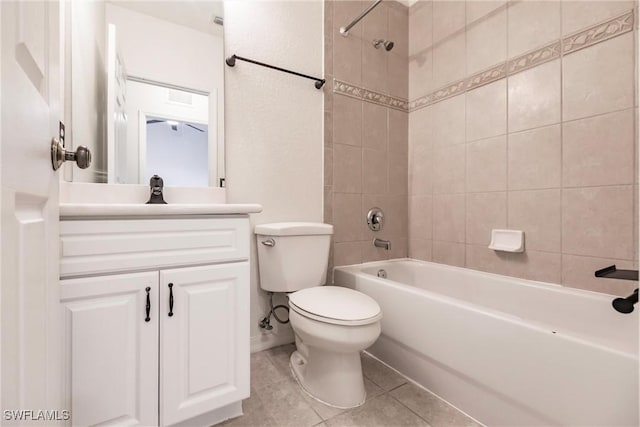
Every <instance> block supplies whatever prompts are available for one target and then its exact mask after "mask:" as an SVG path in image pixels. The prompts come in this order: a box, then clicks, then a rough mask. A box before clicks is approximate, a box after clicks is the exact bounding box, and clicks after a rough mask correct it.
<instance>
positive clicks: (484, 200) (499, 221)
mask: <svg viewBox="0 0 640 427" xmlns="http://www.w3.org/2000/svg"><path fill="white" fill-rule="evenodd" d="M466 211H467V237H466V243H471V244H479V245H488V244H489V243H490V242H491V230H492V229H494V228H506V226H507V193H506V192H493V193H474V194H467V205H466Z"/></svg>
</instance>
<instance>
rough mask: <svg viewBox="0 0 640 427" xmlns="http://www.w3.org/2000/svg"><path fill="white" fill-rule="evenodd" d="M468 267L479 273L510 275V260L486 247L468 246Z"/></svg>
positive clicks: (501, 253)
mask: <svg viewBox="0 0 640 427" xmlns="http://www.w3.org/2000/svg"><path fill="white" fill-rule="evenodd" d="M466 266H467V268H471V269H474V270H478V271H485V272H487V273H494V274H505V275H506V274H508V266H509V259H508V258H507V257H506V256H505V254H504V253H503V252H496V251H494V250H492V249H489V248H488V247H487V246H486V245H466Z"/></svg>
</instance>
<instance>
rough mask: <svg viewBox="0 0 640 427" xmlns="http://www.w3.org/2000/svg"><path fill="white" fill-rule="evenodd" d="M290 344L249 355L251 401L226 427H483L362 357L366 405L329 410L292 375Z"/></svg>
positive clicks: (224, 424)
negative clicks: (299, 384) (302, 388)
mask: <svg viewBox="0 0 640 427" xmlns="http://www.w3.org/2000/svg"><path fill="white" fill-rule="evenodd" d="M294 350H295V347H294V346H293V345H292V344H288V345H284V346H280V347H275V348H272V349H269V350H265V351H262V352H259V353H254V354H252V355H251V397H249V398H248V399H246V400H245V401H244V402H243V403H242V406H243V409H244V415H243V416H241V417H238V418H235V419H232V420H228V421H226V422H224V423H222V424H220V425H222V426H225V427H232V426H233V427H237V426H246V427H258V426H260V427H263V426H264V427H289V426H291V427H313V426H318V427H341V426H345V427H346V426H363V427H373V426H381V427H395V426H432V427H453V426H455V427H458V426H469V427H476V426H479V424H478V423H476V422H475V421H473V420H472V419H470V418H469V417H467V416H466V415H464V414H463V413H461V412H459V411H458V410H456V409H455V408H453V407H452V406H450V405H448V404H447V403H445V402H443V401H442V400H440V399H438V398H437V397H435V396H434V395H432V394H431V393H429V392H427V391H425V390H423V389H421V388H419V387H417V386H415V385H413V384H412V383H410V382H407V380H406V379H405V378H404V377H402V376H400V375H398V374H397V373H396V372H394V371H393V370H391V369H389V368H388V367H386V366H385V365H383V364H382V363H380V362H378V361H377V360H375V359H373V358H371V357H369V356H367V355H366V354H363V355H362V368H363V371H364V376H365V380H364V384H365V388H366V390H367V401H366V402H365V403H364V405H362V406H360V407H358V408H354V409H349V410H344V409H336V408H332V407H329V406H326V405H324V404H322V403H320V402H318V401H316V400H314V399H312V398H310V397H309V396H307V395H306V394H305V393H304V392H303V391H302V390H301V389H300V387H299V386H298V384H297V383H296V380H295V379H294V378H293V376H292V375H291V372H290V370H289V355H290V354H291V353H292V352H293V351H294Z"/></svg>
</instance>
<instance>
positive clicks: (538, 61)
mask: <svg viewBox="0 0 640 427" xmlns="http://www.w3.org/2000/svg"><path fill="white" fill-rule="evenodd" d="M634 23H635V16H634V11H633V9H631V10H629V11H627V12H625V13H623V14H621V15H619V16H616V17H615V18H612V19H609V20H608V21H604V22H601V23H599V24H596V25H592V26H591V27H588V28H586V29H584V30H580V31H578V32H575V33H573V34H571V35H569V36H565V37H563V38H562V39H558V40H554V41H553V42H551V43H549V44H547V45H545V46H542V47H540V48H538V49H535V50H532V51H530V52H527V53H525V54H522V55H519V56H516V57H514V58H511V59H509V60H507V61H505V62H502V63H500V64H497V65H495V66H493V67H491V68H488V69H486V70H484V71H481V72H479V73H476V74H474V75H472V76H470V77H466V78H464V79H460V80H458V81H455V82H453V83H449V84H447V85H446V86H444V87H441V88H440V89H437V90H435V91H433V92H431V93H428V94H426V95H423V96H421V97H419V98H416V99H414V100H413V101H408V100H405V99H402V98H398V97H393V96H389V95H385V94H382V93H378V92H374V91H371V90H369V89H365V88H361V87H358V86H356V85H352V84H350V83H346V82H343V81H340V80H337V79H334V81H333V91H334V92H335V93H339V94H341V95H346V96H350V97H353V98H357V99H362V100H364V101H368V102H372V103H374V104H378V105H383V106H385V107H390V108H394V109H396V110H400V111H415V110H419V109H420V108H424V107H427V106H429V105H432V104H435V103H436V102H440V101H443V100H445V99H447V98H451V97H453V96H456V95H459V94H461V93H464V92H467V91H470V90H473V89H476V88H479V87H480V86H484V85H486V84H489V83H493V82H495V81H498V80H500V79H503V78H505V77H507V76H511V75H513V74H517V73H520V72H522V71H525V70H529V69H531V68H534V67H537V66H538V65H542V64H544V63H546V62H549V61H552V60H554V59H558V58H560V57H561V56H564V55H568V54H570V53H573V52H577V51H579V50H581V49H584V48H586V47H589V46H593V45H594V44H597V43H600V42H603V41H606V40H609V39H612V38H614V37H618V36H621V35H623V34H625V33H628V32H629V31H632V30H633V28H634Z"/></svg>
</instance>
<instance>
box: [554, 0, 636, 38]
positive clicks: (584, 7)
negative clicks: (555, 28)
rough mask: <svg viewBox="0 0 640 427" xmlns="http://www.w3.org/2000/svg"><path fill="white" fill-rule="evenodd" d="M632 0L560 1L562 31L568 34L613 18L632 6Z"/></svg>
mask: <svg viewBox="0 0 640 427" xmlns="http://www.w3.org/2000/svg"><path fill="white" fill-rule="evenodd" d="M634 6H635V5H634V1H633V0H628V1H618V0H607V1H602V0H597V1H585V0H581V1H574V0H563V1H562V32H563V34H570V33H573V32H575V31H578V30H582V29H583V28H585V27H588V26H590V25H593V24H597V23H599V22H601V21H604V20H606V19H608V18H613V17H614V16H616V15H619V14H621V13H622V12H625V11H627V10H629V9H632V8H633V7H634Z"/></svg>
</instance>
